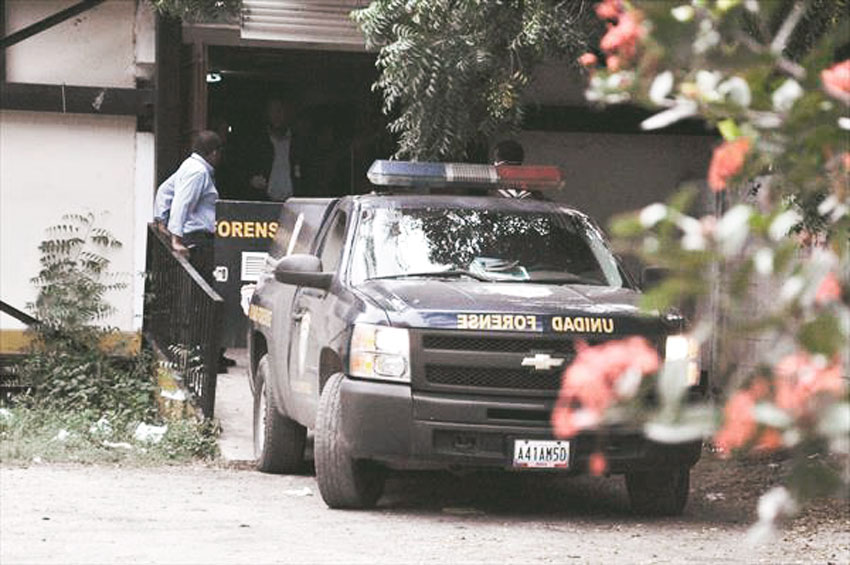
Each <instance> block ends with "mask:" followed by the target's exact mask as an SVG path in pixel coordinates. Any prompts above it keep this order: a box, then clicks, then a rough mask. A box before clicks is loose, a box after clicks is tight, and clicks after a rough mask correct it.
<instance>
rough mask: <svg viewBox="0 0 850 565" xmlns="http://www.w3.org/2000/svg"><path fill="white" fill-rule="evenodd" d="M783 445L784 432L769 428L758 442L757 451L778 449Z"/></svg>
mask: <svg viewBox="0 0 850 565" xmlns="http://www.w3.org/2000/svg"><path fill="white" fill-rule="evenodd" d="M780 447H782V434H780V433H779V431H778V430H776V429H775V428H767V429H766V430H765V431H763V432H762V434H761V436H760V437H759V440H758V443H756V450H757V451H776V450H777V449H779V448H780Z"/></svg>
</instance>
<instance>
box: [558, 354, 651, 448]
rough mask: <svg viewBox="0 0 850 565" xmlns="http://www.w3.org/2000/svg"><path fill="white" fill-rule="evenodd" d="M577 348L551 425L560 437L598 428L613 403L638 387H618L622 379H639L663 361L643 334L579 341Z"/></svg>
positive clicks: (565, 377) (565, 376)
mask: <svg viewBox="0 0 850 565" xmlns="http://www.w3.org/2000/svg"><path fill="white" fill-rule="evenodd" d="M576 349H577V355H576V358H575V360H574V361H573V363H572V364H571V365H570V366H569V367H567V370H566V371H565V372H564V378H563V384H562V386H561V392H560V395H559V398H558V403H557V404H556V405H555V409H554V410H553V411H552V427H553V428H554V430H555V435H556V436H558V437H564V438H569V437H573V436H574V435H576V434H577V433H578V432H579V431H581V430H584V429H589V428H595V427H597V426H598V425H599V424H600V423H601V421H602V417H603V415H604V413H605V410H607V409H608V407H609V406H610V405H611V404H612V403H613V402H615V401H616V400H619V399H621V398H623V397H626V396H628V395H629V394H633V392H632V391H633V390H636V387H635V386H622V387H619V388H618V384H621V379H635V378H637V379H640V378H642V377H643V376H644V375H647V374H650V373H654V372H656V371H657V370H658V367H659V364H660V361H659V358H658V353H657V352H656V351H655V349H653V347H652V346H651V345H650V344H649V342H648V341H646V339H644V338H642V337H630V338H627V339H623V340H618V341H609V342H607V343H604V344H602V345H598V346H594V347H590V346H588V345H586V344H582V343H579V344H578V345H577V347H576ZM626 383H628V381H626Z"/></svg>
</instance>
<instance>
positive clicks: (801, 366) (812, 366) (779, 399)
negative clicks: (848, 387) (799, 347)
mask: <svg viewBox="0 0 850 565" xmlns="http://www.w3.org/2000/svg"><path fill="white" fill-rule="evenodd" d="M841 369H842V367H841V363H833V364H831V365H826V364H824V363H822V362H821V363H818V362H817V361H816V360H815V359H813V358H812V357H811V356H810V355H809V354H808V353H797V354H794V355H788V356H786V357H784V358H782V360H781V361H779V363H777V365H776V367H775V368H774V372H775V374H776V380H775V386H776V405H777V406H778V407H779V408H781V409H782V410H784V411H785V412H787V413H788V414H790V415H791V416H793V417H795V418H801V417H805V416H806V415H807V414H809V413H810V412H811V411H812V409H813V408H814V407H813V406H812V405H811V401H812V398H813V397H814V396H816V395H818V394H821V393H823V394H831V395H833V396H836V397H838V396H840V395H841V394H842V392H843V391H844V382H843V380H842V377H841V373H842V370H841Z"/></svg>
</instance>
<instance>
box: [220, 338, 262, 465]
mask: <svg viewBox="0 0 850 565" xmlns="http://www.w3.org/2000/svg"><path fill="white" fill-rule="evenodd" d="M227 356H228V357H230V358H231V359H235V360H236V366H235V367H230V368H229V369H228V371H227V372H226V373H219V375H218V381H217V382H216V389H215V417H216V419H217V420H218V422H219V426H221V435H220V436H219V438H218V447H219V450H220V451H221V457H222V459H224V461H226V462H228V463H250V462H253V461H254V435H253V433H254V431H253V422H252V419H253V417H254V399H253V397H252V396H251V388H250V386H249V384H248V350H247V349H228V350H227Z"/></svg>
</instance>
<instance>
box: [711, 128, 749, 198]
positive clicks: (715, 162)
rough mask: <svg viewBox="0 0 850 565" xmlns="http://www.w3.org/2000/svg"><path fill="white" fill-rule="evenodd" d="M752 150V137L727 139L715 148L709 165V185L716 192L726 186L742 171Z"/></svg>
mask: <svg viewBox="0 0 850 565" xmlns="http://www.w3.org/2000/svg"><path fill="white" fill-rule="evenodd" d="M749 150H750V139H749V138H748V137H739V138H738V139H736V140H735V141H725V142H723V143H722V144H721V145H720V146H719V147H716V148H715V149H714V154H713V155H712V156H711V164H710V165H709V166H708V186H709V187H711V190H713V191H714V192H720V191H721V190H723V189H725V188H726V183H727V182H728V181H729V179H730V178H732V177H734V176H735V175H737V174H738V173H739V172H741V169H742V168H743V167H744V160H745V158H746V156H747V153H748V152H749Z"/></svg>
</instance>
